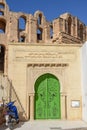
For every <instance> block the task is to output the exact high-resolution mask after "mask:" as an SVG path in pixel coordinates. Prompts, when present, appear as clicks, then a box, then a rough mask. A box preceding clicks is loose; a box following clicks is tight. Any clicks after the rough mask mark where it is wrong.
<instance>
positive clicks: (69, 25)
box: [68, 17, 72, 35]
mask: <svg viewBox="0 0 87 130" xmlns="http://www.w3.org/2000/svg"><path fill="white" fill-rule="evenodd" d="M71 23H72V19H71V17H69V18H68V34H70V35H71Z"/></svg>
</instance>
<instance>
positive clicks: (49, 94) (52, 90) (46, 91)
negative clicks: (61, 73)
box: [35, 74, 61, 119]
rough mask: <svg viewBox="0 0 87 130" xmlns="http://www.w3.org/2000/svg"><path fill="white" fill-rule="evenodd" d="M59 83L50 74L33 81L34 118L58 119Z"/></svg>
mask: <svg viewBox="0 0 87 130" xmlns="http://www.w3.org/2000/svg"><path fill="white" fill-rule="evenodd" d="M60 118H61V115H60V84H59V81H58V79H57V78H56V77H55V76H53V75H51V74H44V75H42V76H40V77H39V78H38V79H37V81H36V83H35V119H60Z"/></svg>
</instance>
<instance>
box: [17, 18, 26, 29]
mask: <svg viewBox="0 0 87 130" xmlns="http://www.w3.org/2000/svg"><path fill="white" fill-rule="evenodd" d="M25 28H26V20H25V19H24V18H23V17H20V18H19V30H21V31H23V30H25Z"/></svg>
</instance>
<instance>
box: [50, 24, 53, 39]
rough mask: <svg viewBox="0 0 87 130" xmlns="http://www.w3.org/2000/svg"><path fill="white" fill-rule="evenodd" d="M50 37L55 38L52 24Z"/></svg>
mask: <svg viewBox="0 0 87 130" xmlns="http://www.w3.org/2000/svg"><path fill="white" fill-rule="evenodd" d="M50 38H51V39H52V38H53V27H52V26H50Z"/></svg>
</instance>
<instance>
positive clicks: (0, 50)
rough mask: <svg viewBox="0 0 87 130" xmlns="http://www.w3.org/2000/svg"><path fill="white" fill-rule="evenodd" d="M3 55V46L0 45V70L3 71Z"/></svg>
mask: <svg viewBox="0 0 87 130" xmlns="http://www.w3.org/2000/svg"><path fill="white" fill-rule="evenodd" d="M4 55H5V47H4V46H3V45H0V72H4Z"/></svg>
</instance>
